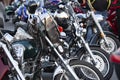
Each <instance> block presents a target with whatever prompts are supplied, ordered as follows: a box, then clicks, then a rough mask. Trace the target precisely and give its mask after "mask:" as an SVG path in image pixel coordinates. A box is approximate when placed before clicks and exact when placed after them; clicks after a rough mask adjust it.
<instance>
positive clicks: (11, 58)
mask: <svg viewBox="0 0 120 80" xmlns="http://www.w3.org/2000/svg"><path fill="white" fill-rule="evenodd" d="M0 45H1V47H2V48H3V49H4V51H5V53H6V55H7V57H8V59H9V60H10V62H11V63H12V65H13V67H14V69H15V70H16V72H17V73H18V75H19V77H20V78H21V79H22V80H25V77H24V75H23V74H22V72H21V70H20V69H19V66H18V63H17V61H15V60H14V59H13V57H12V55H11V53H10V52H9V50H8V48H7V46H6V45H5V44H4V43H2V42H0Z"/></svg>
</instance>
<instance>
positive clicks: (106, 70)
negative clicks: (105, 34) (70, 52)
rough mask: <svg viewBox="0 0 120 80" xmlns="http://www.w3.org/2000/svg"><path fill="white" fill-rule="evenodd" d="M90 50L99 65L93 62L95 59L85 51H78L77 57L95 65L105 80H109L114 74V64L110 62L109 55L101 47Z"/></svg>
mask: <svg viewBox="0 0 120 80" xmlns="http://www.w3.org/2000/svg"><path fill="white" fill-rule="evenodd" d="M90 49H91V50H92V53H93V56H94V58H95V59H96V63H97V64H94V63H93V61H91V60H93V59H92V58H91V56H90V54H89V53H88V52H86V50H85V49H82V50H79V51H78V53H77V55H78V57H79V59H80V60H84V61H87V62H89V63H91V64H93V65H95V67H96V68H98V70H99V71H100V72H101V73H102V75H103V77H104V80H109V79H110V78H111V77H112V74H113V64H112V63H111V62H110V61H109V54H108V53H107V52H106V51H104V50H103V49H101V48H99V47H93V46H92V47H90Z"/></svg>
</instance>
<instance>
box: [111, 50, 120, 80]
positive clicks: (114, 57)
mask: <svg viewBox="0 0 120 80" xmlns="http://www.w3.org/2000/svg"><path fill="white" fill-rule="evenodd" d="M110 61H111V62H113V63H114V65H115V70H116V71H115V72H116V75H117V77H118V79H119V80H120V48H118V50H116V51H115V52H113V53H112V54H111V55H110Z"/></svg>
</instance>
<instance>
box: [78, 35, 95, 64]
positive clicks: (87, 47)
mask: <svg viewBox="0 0 120 80" xmlns="http://www.w3.org/2000/svg"><path fill="white" fill-rule="evenodd" d="M80 38H81V40H82V42H83V44H84V46H85V47H86V49H87V51H88V52H89V54H90V56H91V57H92V59H93V60H94V63H95V64H96V59H95V58H94V56H93V53H92V51H91V49H90V47H89V45H88V43H87V42H86V41H85V39H84V38H83V37H82V36H80Z"/></svg>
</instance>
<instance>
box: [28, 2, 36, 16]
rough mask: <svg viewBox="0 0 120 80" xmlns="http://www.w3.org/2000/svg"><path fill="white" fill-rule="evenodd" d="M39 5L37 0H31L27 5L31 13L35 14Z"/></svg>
mask: <svg viewBox="0 0 120 80" xmlns="http://www.w3.org/2000/svg"><path fill="white" fill-rule="evenodd" d="M37 7H38V5H37V2H36V1H29V2H28V5H27V10H28V12H29V13H31V14H34V13H35V10H36V9H37Z"/></svg>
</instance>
